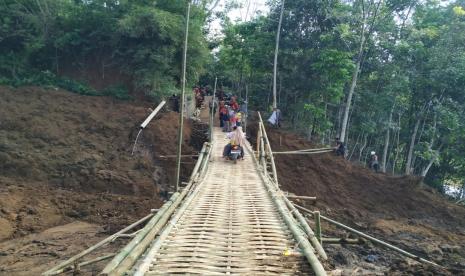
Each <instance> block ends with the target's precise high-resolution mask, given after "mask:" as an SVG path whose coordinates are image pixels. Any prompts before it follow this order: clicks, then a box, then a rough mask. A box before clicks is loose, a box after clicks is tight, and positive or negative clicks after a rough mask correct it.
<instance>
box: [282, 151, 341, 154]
mask: <svg viewBox="0 0 465 276" xmlns="http://www.w3.org/2000/svg"><path fill="white" fill-rule="evenodd" d="M332 151H333V150H322V151H278V152H273V154H318V153H327V152H332Z"/></svg>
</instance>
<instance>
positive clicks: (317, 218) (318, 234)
mask: <svg viewBox="0 0 465 276" xmlns="http://www.w3.org/2000/svg"><path fill="white" fill-rule="evenodd" d="M314 219H315V229H316V230H315V231H316V238H317V239H318V241H319V242H320V244H321V243H322V240H321V221H320V211H315V216H314Z"/></svg>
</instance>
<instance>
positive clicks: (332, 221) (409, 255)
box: [294, 204, 440, 266]
mask: <svg viewBox="0 0 465 276" xmlns="http://www.w3.org/2000/svg"><path fill="white" fill-rule="evenodd" d="M294 205H295V204H294ZM295 207H297V208H298V209H301V210H302V211H305V212H307V213H309V214H311V215H314V212H313V211H310V210H308V209H307V208H305V207H302V206H299V205H295ZM320 218H321V219H323V220H325V221H327V222H329V223H332V224H334V225H337V226H339V227H341V228H344V229H345V230H347V231H349V232H352V233H355V234H357V235H359V236H361V237H363V238H365V239H367V240H370V241H372V242H374V243H377V244H379V245H382V246H385V247H387V248H389V249H392V250H394V251H396V252H398V253H400V254H402V255H404V256H407V257H409V258H412V259H414V260H416V261H418V262H422V263H427V264H431V265H434V266H440V265H438V264H436V263H434V262H431V261H428V260H426V259H423V258H421V257H418V256H416V255H414V254H412V253H409V252H407V251H405V250H403V249H400V248H399V247H397V246H394V245H391V244H389V243H387V242H384V241H382V240H379V239H377V238H375V237H372V236H370V235H367V234H365V233H363V232H360V231H358V230H355V229H353V228H351V227H349V226H347V225H344V224H342V223H340V222H337V221H335V220H332V219H330V218H328V217H325V216H323V215H320Z"/></svg>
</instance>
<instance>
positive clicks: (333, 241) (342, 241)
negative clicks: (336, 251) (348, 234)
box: [321, 238, 363, 244]
mask: <svg viewBox="0 0 465 276" xmlns="http://www.w3.org/2000/svg"><path fill="white" fill-rule="evenodd" d="M321 239H322V241H324V242H325V243H328V244H362V243H363V240H362V239H345V238H321Z"/></svg>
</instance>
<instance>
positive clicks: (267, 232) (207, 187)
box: [142, 128, 311, 275]
mask: <svg viewBox="0 0 465 276" xmlns="http://www.w3.org/2000/svg"><path fill="white" fill-rule="evenodd" d="M214 138H215V140H214V141H215V142H214V144H213V151H212V161H211V163H210V164H209V168H208V171H207V174H206V176H205V179H204V180H203V181H202V182H201V183H200V184H199V185H198V186H197V187H196V189H198V193H197V194H196V195H195V197H194V198H193V200H192V201H191V202H190V205H189V206H188V208H187V209H186V211H185V212H184V213H183V214H182V215H181V217H180V219H179V220H178V221H177V223H176V224H175V225H174V226H173V227H171V229H170V230H169V233H168V235H167V236H166V239H164V240H162V241H161V242H162V243H161V246H159V247H157V248H155V249H152V250H154V251H156V252H148V253H147V254H145V258H151V259H147V260H142V262H144V261H145V262H150V265H149V266H148V267H147V270H146V271H145V274H146V275H172V274H180V275H181V274H182V275H186V274H189V275H308V274H311V273H310V271H311V269H310V267H309V265H308V263H307V262H306V260H305V258H304V257H302V255H300V253H299V252H298V246H297V245H296V242H295V240H294V238H293V236H292V234H291V232H290V231H289V229H288V227H287V226H286V224H285V223H284V221H283V220H282V218H281V217H280V215H279V213H278V211H277V209H276V207H275V206H274V203H273V201H272V199H271V197H270V195H269V193H268V192H267V190H266V189H265V186H264V184H263V183H262V180H261V179H260V176H259V172H258V169H257V168H256V166H255V164H254V163H253V162H254V161H253V159H252V157H251V156H250V154H251V152H250V146H248V148H247V151H246V156H245V160H243V161H238V162H237V164H233V162H231V161H225V160H223V159H222V158H221V155H222V152H223V146H224V145H225V144H226V143H227V140H226V138H225V134H224V133H223V132H221V130H220V129H219V128H215V130H214ZM288 249H290V250H291V251H292V252H294V254H291V255H290V256H285V254H284V252H285V251H286V250H288Z"/></svg>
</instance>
